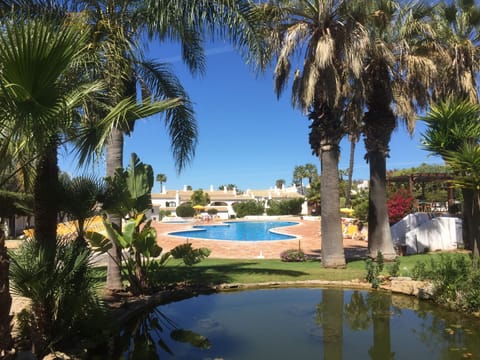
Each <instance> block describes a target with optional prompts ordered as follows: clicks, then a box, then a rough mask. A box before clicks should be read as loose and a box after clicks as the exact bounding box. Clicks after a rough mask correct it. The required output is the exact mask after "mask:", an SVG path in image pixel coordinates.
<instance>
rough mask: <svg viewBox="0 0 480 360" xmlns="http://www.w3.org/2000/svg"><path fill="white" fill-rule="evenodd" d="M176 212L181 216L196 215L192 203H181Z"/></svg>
mask: <svg viewBox="0 0 480 360" xmlns="http://www.w3.org/2000/svg"><path fill="white" fill-rule="evenodd" d="M175 213H176V214H177V216H180V217H187V218H188V217H193V216H194V215H195V209H194V208H193V207H192V204H181V205H179V206H177V208H176V209H175Z"/></svg>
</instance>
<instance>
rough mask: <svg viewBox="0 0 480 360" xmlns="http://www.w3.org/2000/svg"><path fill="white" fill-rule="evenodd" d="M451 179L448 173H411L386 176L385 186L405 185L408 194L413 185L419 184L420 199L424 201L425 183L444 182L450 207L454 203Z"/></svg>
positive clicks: (411, 190)
mask: <svg viewBox="0 0 480 360" xmlns="http://www.w3.org/2000/svg"><path fill="white" fill-rule="evenodd" d="M453 179H454V178H453V175H452V174H450V173H412V174H409V175H398V176H387V185H389V184H390V183H407V184H408V188H409V190H410V192H411V193H413V188H414V186H415V184H420V186H421V188H422V198H423V199H425V184H426V183H432V182H444V183H446V184H447V185H448V187H447V191H448V205H449V206H450V205H453V204H454V203H455V192H454V188H453ZM424 210H428V209H424Z"/></svg>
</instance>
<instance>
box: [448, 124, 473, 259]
mask: <svg viewBox="0 0 480 360" xmlns="http://www.w3.org/2000/svg"><path fill="white" fill-rule="evenodd" d="M477 124H478V117H477ZM444 158H445V161H446V162H447V164H448V166H449V167H451V168H452V170H453V171H454V173H455V174H456V179H455V182H456V183H457V184H458V185H459V186H461V188H462V189H468V190H470V193H469V196H471V203H472V205H471V210H470V211H471V214H472V219H471V223H470V229H469V230H470V239H469V240H470V242H471V244H473V256H474V259H475V261H474V266H475V267H478V260H479V258H480V255H479V249H480V191H479V188H480V145H479V144H478V140H477V142H475V143H471V142H465V143H464V144H463V145H462V146H461V147H460V148H459V149H456V150H453V151H447V152H446V153H445V156H444Z"/></svg>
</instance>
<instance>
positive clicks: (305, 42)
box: [258, 0, 367, 267]
mask: <svg viewBox="0 0 480 360" xmlns="http://www.w3.org/2000/svg"><path fill="white" fill-rule="evenodd" d="M356 5H357V2H347V1H318V2H311V1H306V0H305V1H304V0H302V1H271V2H268V3H267V4H264V3H260V4H259V5H258V7H259V9H260V10H261V12H262V14H263V16H265V17H267V18H268V20H267V23H268V24H269V31H268V32H266V36H268V38H269V39H270V43H269V45H270V49H271V50H272V53H273V56H272V57H274V58H275V60H276V67H275V74H274V76H275V92H276V94H277V96H280V95H281V94H282V93H283V91H284V90H285V88H286V86H287V85H289V75H290V72H291V71H293V73H294V77H293V83H292V96H291V99H292V105H293V106H294V107H297V108H299V109H300V110H301V111H303V112H304V113H306V114H307V116H308V118H309V119H310V120H311V125H310V128H311V131H310V136H309V142H310V146H311V148H312V152H313V154H315V155H317V156H318V157H319V159H320V163H321V165H322V167H321V178H322V180H321V194H322V207H321V216H322V223H321V227H322V264H323V266H325V267H343V266H345V255H344V252H343V238H342V232H341V227H340V225H339V224H340V211H339V209H340V204H339V188H338V162H339V153H340V147H339V143H340V140H341V139H342V137H343V136H344V135H345V124H344V122H343V115H344V110H345V104H346V103H347V99H348V97H349V96H350V94H351V92H350V89H349V85H350V84H351V83H352V81H351V80H352V79H355V78H356V77H358V76H359V75H360V71H361V69H362V60H363V57H364V56H363V54H364V52H365V44H366V43H367V37H366V35H367V33H366V31H365V28H364V27H363V25H362V24H361V23H359V22H358V21H357V19H356V13H357V12H358V9H357V8H356ZM269 16H270V17H269Z"/></svg>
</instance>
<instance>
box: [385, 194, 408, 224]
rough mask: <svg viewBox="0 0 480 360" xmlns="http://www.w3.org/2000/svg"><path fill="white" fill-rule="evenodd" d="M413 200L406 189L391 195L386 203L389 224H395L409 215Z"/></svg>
mask: <svg viewBox="0 0 480 360" xmlns="http://www.w3.org/2000/svg"><path fill="white" fill-rule="evenodd" d="M414 200H415V199H414V197H413V195H412V194H411V193H410V192H409V191H408V190H406V189H401V190H399V191H397V192H396V193H394V194H393V195H391V196H390V198H389V199H388V201H387V207H388V218H389V220H390V224H395V223H396V222H398V221H400V220H402V219H403V218H404V217H405V216H406V215H408V214H410V213H411V212H412V210H413V202H414Z"/></svg>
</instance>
